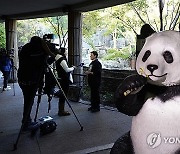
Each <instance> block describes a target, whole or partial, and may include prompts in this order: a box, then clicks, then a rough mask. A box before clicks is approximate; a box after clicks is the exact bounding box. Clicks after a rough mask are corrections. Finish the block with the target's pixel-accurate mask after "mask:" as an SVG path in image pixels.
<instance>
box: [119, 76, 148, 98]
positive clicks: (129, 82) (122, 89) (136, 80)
mask: <svg viewBox="0 0 180 154" xmlns="http://www.w3.org/2000/svg"><path fill="white" fill-rule="evenodd" d="M146 83H147V78H145V77H144V76H141V75H131V76H128V77H127V78H125V79H124V81H123V82H122V84H121V85H120V86H119V87H118V89H117V91H118V94H119V95H124V96H127V95H129V94H136V93H138V92H139V91H140V90H141V89H142V87H143V86H144V85H145V84H146Z"/></svg>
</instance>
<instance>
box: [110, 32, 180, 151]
mask: <svg viewBox="0 0 180 154" xmlns="http://www.w3.org/2000/svg"><path fill="white" fill-rule="evenodd" d="M136 71H137V74H135V75H131V76H128V77H127V78H125V79H124V81H123V82H122V83H121V84H120V85H119V87H118V88H117V90H116V92H115V103H116V106H117V109H118V111H119V112H122V113H124V114H126V115H129V116H133V117H132V125H131V130H130V131H129V132H128V133H126V134H124V135H123V136H122V137H120V138H119V139H118V140H117V141H116V142H115V144H114V145H113V147H112V149H111V152H110V153H111V154H180V32H178V31H163V32H159V33H154V34H152V35H151V36H149V37H148V38H147V39H146V42H145V44H144V46H143V48H142V50H141V51H140V53H139V55H138V57H137V61H136Z"/></svg>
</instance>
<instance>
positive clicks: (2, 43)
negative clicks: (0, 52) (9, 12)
mask: <svg viewBox="0 0 180 154" xmlns="http://www.w3.org/2000/svg"><path fill="white" fill-rule="evenodd" d="M0 48H6V40H5V26H4V23H0Z"/></svg>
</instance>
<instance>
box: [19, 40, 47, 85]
mask: <svg viewBox="0 0 180 154" xmlns="http://www.w3.org/2000/svg"><path fill="white" fill-rule="evenodd" d="M45 59H46V55H45V52H44V50H43V48H42V46H41V45H39V46H37V45H34V44H31V43H27V44H26V45H24V46H23V47H22V50H21V52H20V53H19V69H18V82H19V83H24V84H37V83H39V82H40V81H41V80H42V78H43V75H44V71H45Z"/></svg>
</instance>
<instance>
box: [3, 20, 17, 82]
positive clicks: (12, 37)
mask: <svg viewBox="0 0 180 154" xmlns="http://www.w3.org/2000/svg"><path fill="white" fill-rule="evenodd" d="M5 30H6V50H8V51H10V50H11V49H14V57H13V58H12V60H13V63H14V66H13V70H14V72H13V73H11V75H10V80H14V81H16V80H17V70H16V68H17V66H18V47H17V21H16V20H13V19H6V20H5Z"/></svg>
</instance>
